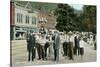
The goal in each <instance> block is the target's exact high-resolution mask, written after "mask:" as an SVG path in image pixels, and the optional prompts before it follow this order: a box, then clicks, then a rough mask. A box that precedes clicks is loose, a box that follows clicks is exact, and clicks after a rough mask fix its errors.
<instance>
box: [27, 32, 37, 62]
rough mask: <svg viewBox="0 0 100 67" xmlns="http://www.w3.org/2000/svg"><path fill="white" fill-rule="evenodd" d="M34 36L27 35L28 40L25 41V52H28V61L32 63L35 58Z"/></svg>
mask: <svg viewBox="0 0 100 67" xmlns="http://www.w3.org/2000/svg"><path fill="white" fill-rule="evenodd" d="M35 44H36V40H35V34H32V33H31V34H29V39H28V40H27V50H28V61H30V60H31V59H32V61H34V58H35Z"/></svg>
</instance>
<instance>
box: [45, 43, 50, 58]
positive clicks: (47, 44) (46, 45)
mask: <svg viewBox="0 0 100 67" xmlns="http://www.w3.org/2000/svg"><path fill="white" fill-rule="evenodd" d="M49 46H50V44H49V43H48V42H47V43H46V44H45V46H44V49H45V59H47V49H48V47H49Z"/></svg>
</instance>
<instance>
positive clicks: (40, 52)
mask: <svg viewBox="0 0 100 67" xmlns="http://www.w3.org/2000/svg"><path fill="white" fill-rule="evenodd" d="M37 45H38V46H37V52H38V57H39V58H38V59H39V60H40V59H43V60H44V58H45V48H44V46H41V45H40V44H37Z"/></svg>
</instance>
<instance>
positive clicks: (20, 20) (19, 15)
mask: <svg viewBox="0 0 100 67" xmlns="http://www.w3.org/2000/svg"><path fill="white" fill-rule="evenodd" d="M22 20H23V15H22V14H20V13H17V22H19V23H21V22H23V21H22Z"/></svg>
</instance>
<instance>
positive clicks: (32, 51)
mask: <svg viewBox="0 0 100 67" xmlns="http://www.w3.org/2000/svg"><path fill="white" fill-rule="evenodd" d="M34 58H35V49H34V48H32V49H31V50H29V51H28V61H30V60H31V59H32V61H34Z"/></svg>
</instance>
